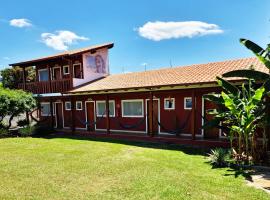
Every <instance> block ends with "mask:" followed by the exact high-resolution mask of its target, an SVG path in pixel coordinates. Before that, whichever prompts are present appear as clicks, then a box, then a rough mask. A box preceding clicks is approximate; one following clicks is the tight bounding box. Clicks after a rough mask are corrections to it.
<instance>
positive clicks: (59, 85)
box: [18, 79, 72, 94]
mask: <svg viewBox="0 0 270 200" xmlns="http://www.w3.org/2000/svg"><path fill="white" fill-rule="evenodd" d="M18 88H19V89H23V83H20V84H19V85H18ZM70 89H72V85H71V81H70V79H62V80H51V83H50V82H49V81H40V82H31V83H26V86H25V90H26V91H29V92H32V93H33V94H44V93H59V92H66V91H68V90H70Z"/></svg>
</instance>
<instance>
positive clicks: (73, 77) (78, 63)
mask: <svg viewBox="0 0 270 200" xmlns="http://www.w3.org/2000/svg"><path fill="white" fill-rule="evenodd" d="M75 65H80V73H81V74H80V76H81V78H77V79H82V78H83V77H82V64H81V63H75V64H73V67H72V68H73V78H76V77H75V73H74V72H75V71H74V66H75Z"/></svg>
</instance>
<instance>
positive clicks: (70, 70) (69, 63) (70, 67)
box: [68, 59, 73, 88]
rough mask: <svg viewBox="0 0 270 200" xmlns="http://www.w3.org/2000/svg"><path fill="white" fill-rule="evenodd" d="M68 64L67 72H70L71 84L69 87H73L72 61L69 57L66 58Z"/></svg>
mask: <svg viewBox="0 0 270 200" xmlns="http://www.w3.org/2000/svg"><path fill="white" fill-rule="evenodd" d="M68 65H69V74H70V77H69V78H70V85H71V88H73V66H72V65H73V62H72V59H69V60H68Z"/></svg>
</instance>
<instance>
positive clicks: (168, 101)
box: [164, 98, 175, 110]
mask: <svg viewBox="0 0 270 200" xmlns="http://www.w3.org/2000/svg"><path fill="white" fill-rule="evenodd" d="M164 109H165V110H174V109H175V99H174V98H165V99H164Z"/></svg>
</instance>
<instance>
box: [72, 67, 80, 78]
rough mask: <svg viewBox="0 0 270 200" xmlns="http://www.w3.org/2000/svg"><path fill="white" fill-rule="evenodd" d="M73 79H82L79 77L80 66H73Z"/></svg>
mask: <svg viewBox="0 0 270 200" xmlns="http://www.w3.org/2000/svg"><path fill="white" fill-rule="evenodd" d="M73 70H74V78H82V76H81V65H73Z"/></svg>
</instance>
